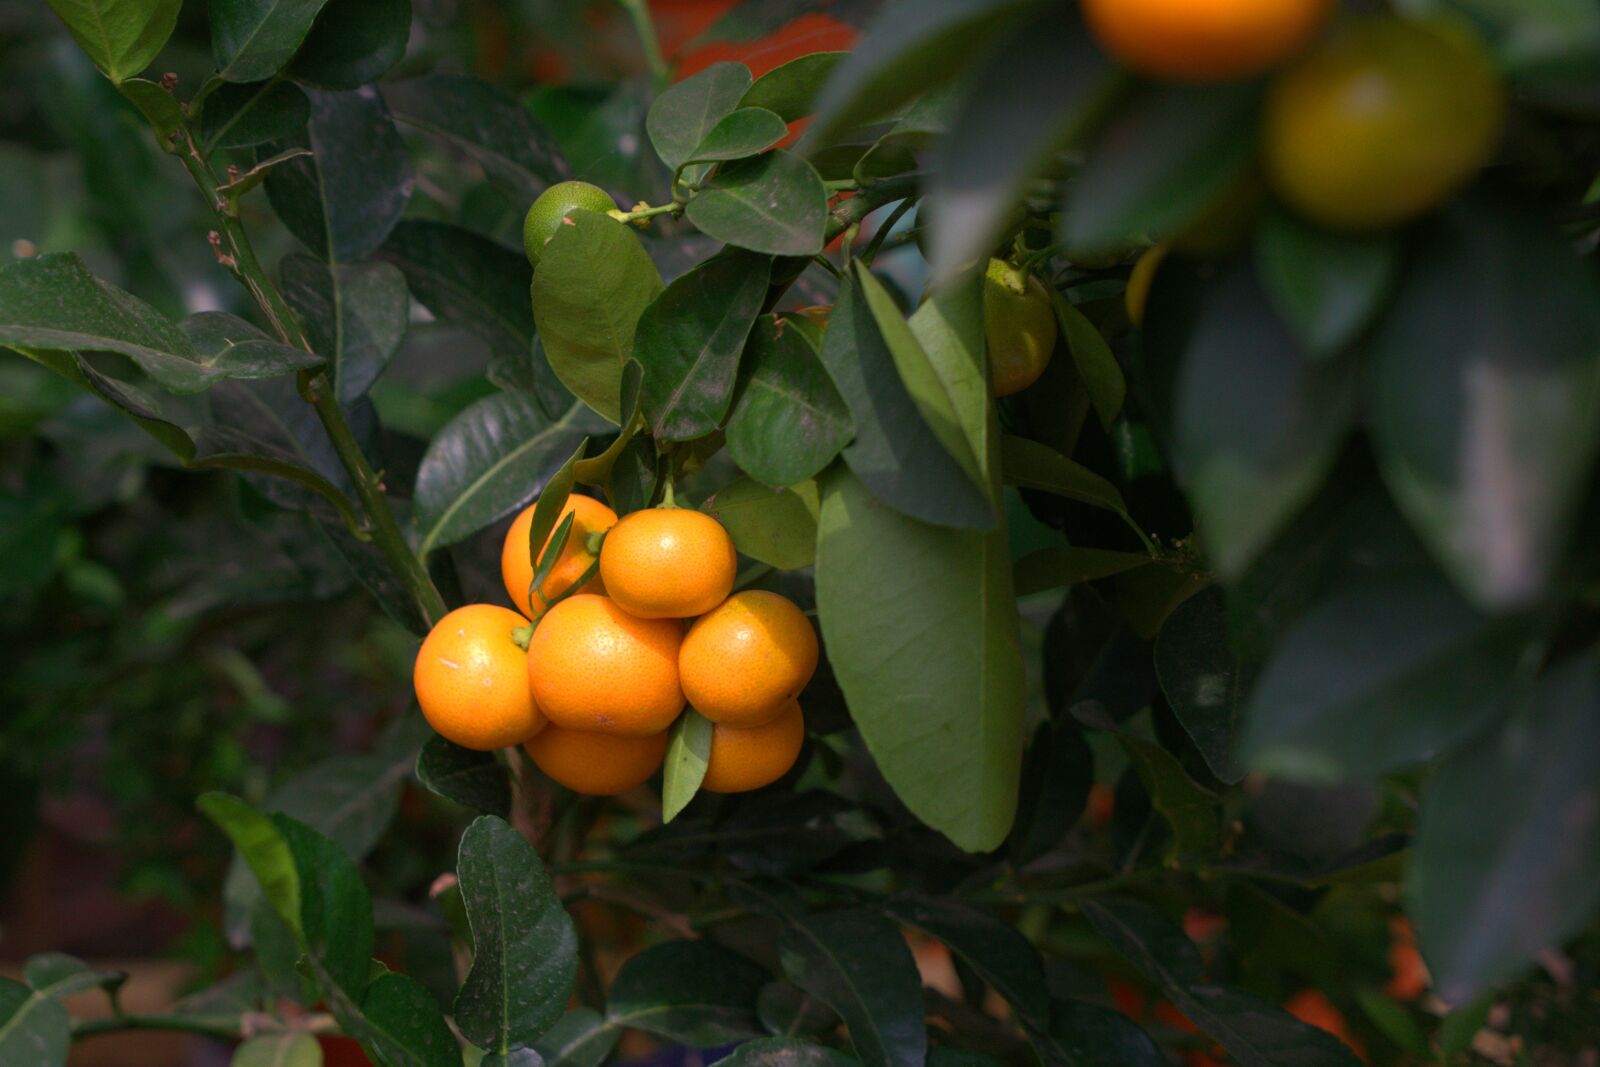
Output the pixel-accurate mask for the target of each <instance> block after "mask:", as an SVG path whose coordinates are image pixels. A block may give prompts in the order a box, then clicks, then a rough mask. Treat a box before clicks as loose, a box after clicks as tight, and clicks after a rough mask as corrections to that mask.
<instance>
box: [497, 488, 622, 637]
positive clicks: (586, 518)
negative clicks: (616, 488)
mask: <svg viewBox="0 0 1600 1067" xmlns="http://www.w3.org/2000/svg"><path fill="white" fill-rule="evenodd" d="M535 507H537V505H529V506H528V507H527V508H524V509H523V512H522V514H520V515H518V516H517V517H516V519H515V520H514V521H513V522H512V523H511V529H510V530H508V531H507V532H506V540H505V544H504V545H502V546H501V548H500V578H501V580H502V581H503V582H505V586H506V595H507V596H509V597H510V598H511V603H513V604H515V605H516V606H517V610H518V611H521V612H523V613H524V614H526V615H527V616H528V617H529V618H530V619H531V618H533V617H534V616H535V615H538V614H541V613H542V612H543V611H544V610H545V608H546V606H547V605H546V602H545V600H546V597H548V598H550V599H554V598H555V597H558V596H560V595H561V594H562V593H565V592H566V591H567V590H568V589H569V588H571V587H572V583H573V582H576V581H577V580H578V579H579V578H582V577H583V574H584V572H585V571H587V570H588V569H589V566H590V564H592V563H594V560H595V557H594V554H593V553H591V552H590V551H589V547H588V541H589V535H590V534H595V533H604V532H605V531H606V530H609V529H611V527H612V526H613V525H615V524H616V521H617V513H616V512H614V511H612V510H611V509H610V508H608V507H606V506H605V505H604V504H602V503H600V501H598V500H595V499H594V498H593V497H587V496H581V495H579V494H576V493H574V494H573V495H572V496H570V497H568V498H567V504H566V507H564V508H562V509H561V514H560V516H558V517H557V519H556V525H555V526H554V527H552V528H551V530H550V535H549V536H548V537H546V538H545V541H544V543H545V544H546V545H548V544H549V543H550V538H551V537H554V536H555V531H556V529H558V528H560V526H561V521H562V519H564V518H566V516H568V515H571V516H572V532H571V533H570V534H569V535H568V536H567V543H566V544H565V545H564V546H563V547H562V549H561V555H560V556H559V557H557V558H556V564H555V566H554V567H552V568H551V569H550V573H549V574H548V575H547V576H546V577H545V580H544V589H543V593H544V596H540V595H539V594H538V593H533V594H532V595H531V596H530V593H529V590H530V589H531V587H532V585H533V570H534V558H533V553H532V551H531V550H530V547H529V545H528V528H529V527H530V526H532V525H533V510H534V508H535ZM540 551H543V549H541V550H540ZM579 591H580V592H585V593H604V592H605V589H604V588H603V587H602V586H601V584H600V575H599V572H598V571H597V572H596V573H595V574H594V575H593V576H592V577H591V578H589V579H588V580H587V581H585V582H584V583H583V585H582V586H581V587H580V589H579Z"/></svg>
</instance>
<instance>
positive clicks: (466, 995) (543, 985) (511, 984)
mask: <svg viewBox="0 0 1600 1067" xmlns="http://www.w3.org/2000/svg"><path fill="white" fill-rule="evenodd" d="M457 870H458V873H459V876H460V879H461V897H462V900H463V902H464V903H465V904H466V907H467V918H468V920H469V921H470V922H471V924H472V944H473V950H474V953H473V959H472V970H471V971H469V972H468V973H467V978H466V981H465V982H463V983H462V985H461V992H460V993H458V994H457V995H456V1004H455V1020H456V1026H457V1027H458V1028H459V1029H460V1030H461V1032H462V1033H463V1034H464V1035H466V1037H467V1039H468V1040H469V1041H471V1042H472V1043H473V1044H475V1045H477V1046H479V1047H480V1048H484V1049H488V1050H490V1051H493V1052H500V1053H506V1052H510V1051H511V1050H512V1049H516V1048H523V1047H526V1046H528V1045H531V1044H532V1043H533V1042H534V1041H535V1040H537V1039H538V1038H539V1036H540V1035H541V1034H543V1033H544V1032H545V1031H546V1030H548V1029H550V1027H552V1026H554V1025H555V1023H556V1022H557V1020H559V1019H560V1018H561V1016H562V1014H563V1013H564V1012H565V1011H566V1007H567V997H568V996H569V995H571V993H572V984H573V982H574V981H575V980H576V979H577V974H578V939H577V934H576V933H575V932H574V930H573V926H572V920H571V919H570V918H568V917H567V913H566V910H565V909H563V908H562V906H561V900H560V898H559V897H557V896H556V891H555V887H554V886H553V885H552V884H551V881H550V876H549V874H547V873H546V872H545V869H544V864H542V863H541V862H540V861H539V854H538V853H537V852H535V851H534V850H533V846H532V845H530V844H528V842H527V840H526V839H525V838H524V837H523V836H522V835H521V834H519V833H518V832H517V831H516V830H514V829H512V828H511V826H510V824H509V823H507V822H505V821H504V820H503V819H499V818H496V817H495V816H492V815H485V816H483V817H481V818H479V819H477V820H475V821H474V822H473V824H472V825H471V826H469V827H467V832H466V833H465V834H463V835H462V837H461V855H460V860H459V862H458V865H457Z"/></svg>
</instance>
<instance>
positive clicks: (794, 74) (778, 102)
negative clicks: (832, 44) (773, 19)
mask: <svg viewBox="0 0 1600 1067" xmlns="http://www.w3.org/2000/svg"><path fill="white" fill-rule="evenodd" d="M847 55H849V53H848V52H813V53H811V54H810V55H807V56H799V57H797V58H795V59H791V60H789V62H787V63H784V64H783V65H782V66H778V67H774V68H773V69H771V70H769V71H767V72H766V73H765V74H763V75H761V77H759V78H757V79H756V80H755V84H753V85H751V86H750V88H748V89H746V90H745V93H744V96H742V97H740V98H739V106H740V107H761V108H766V109H767V110H768V111H772V112H775V113H776V114H777V116H778V117H779V118H780V119H782V120H783V121H784V122H786V123H788V122H794V121H795V120H796V119H802V118H805V117H806V116H807V115H809V114H811V106H812V104H813V102H814V101H815V100H816V98H817V93H819V92H821V90H822V87H823V85H824V84H826V82H827V80H828V76H829V75H831V74H832V73H833V70H834V68H835V67H837V66H838V65H839V61H840V60H841V59H844V58H845V56H847Z"/></svg>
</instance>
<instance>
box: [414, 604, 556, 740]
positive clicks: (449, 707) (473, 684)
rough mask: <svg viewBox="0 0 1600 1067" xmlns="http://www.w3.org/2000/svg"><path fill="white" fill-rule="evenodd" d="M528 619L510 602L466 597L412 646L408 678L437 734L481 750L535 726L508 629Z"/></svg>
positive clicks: (523, 735) (538, 722) (534, 709)
mask: <svg viewBox="0 0 1600 1067" xmlns="http://www.w3.org/2000/svg"><path fill="white" fill-rule="evenodd" d="M527 625H528V620H527V619H524V618H523V617H522V616H521V615H518V614H517V613H516V612H514V611H512V610H511V609H510V608H502V607H497V606H495V605H493V604H470V605H468V606H467V607H464V608H457V609H456V610H454V611H452V612H451V613H450V614H448V615H446V616H445V617H444V618H442V619H440V620H439V621H438V622H437V623H436V624H434V627H433V629H432V630H430V631H428V636H427V637H426V638H424V639H423V642H422V647H421V648H420V649H418V651H417V662H416V665H415V666H414V667H413V668H412V672H411V678H412V683H413V685H415V687H416V690H417V703H419V704H421V705H422V717H423V718H425V719H427V720H428V725H429V726H431V727H433V729H434V731H435V732H436V733H438V735H439V736H440V737H443V738H444V739H445V740H447V741H454V742H455V743H456V744H458V745H461V746H462V747H463V748H475V749H479V750H481V751H487V750H489V749H492V748H504V747H506V746H507V745H518V744H521V743H522V742H524V741H526V740H527V739H528V738H530V737H532V736H533V735H534V734H536V733H538V732H539V728H540V727H542V726H543V725H544V717H543V716H542V715H540V714H539V708H538V705H537V704H536V703H535V702H534V699H533V693H532V691H531V690H530V689H529V686H528V670H527V667H526V666H525V665H524V659H525V657H524V653H523V651H522V649H521V648H519V647H518V646H517V643H516V642H515V641H514V640H512V638H511V631H513V630H516V629H518V628H519V627H523V626H527Z"/></svg>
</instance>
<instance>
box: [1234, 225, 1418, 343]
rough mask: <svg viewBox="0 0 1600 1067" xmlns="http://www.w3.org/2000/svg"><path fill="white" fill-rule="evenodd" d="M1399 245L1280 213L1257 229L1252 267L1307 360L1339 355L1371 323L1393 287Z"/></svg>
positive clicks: (1382, 236)
mask: <svg viewBox="0 0 1600 1067" xmlns="http://www.w3.org/2000/svg"><path fill="white" fill-rule="evenodd" d="M1400 252H1401V247H1400V242H1399V240H1398V239H1397V238H1396V237H1395V235H1393V234H1388V233H1383V234H1362V235H1350V234H1336V233H1330V232H1328V231H1326V230H1319V229H1317V228H1316V227H1314V226H1312V225H1310V224H1309V223H1307V222H1305V221H1303V220H1301V219H1300V218H1298V217H1296V216H1294V215H1292V214H1290V213H1289V212H1287V211H1269V212H1267V213H1266V214H1265V215H1264V216H1263V217H1262V220H1261V222H1260V224H1259V225H1258V226H1257V227H1256V232H1255V247H1254V254H1255V265H1256V273H1257V275H1258V276H1259V277H1260V278H1261V287H1262V289H1263V290H1264V291H1265V292H1266V294H1267V299H1268V300H1270V301H1271V302H1272V307H1273V309H1274V310H1275V311H1277V313H1278V314H1279V316H1281V317H1282V318H1283V321H1284V322H1285V323H1287V324H1288V325H1289V328H1290V329H1291V330H1293V331H1294V334H1295V337H1296V339H1298V340H1299V342H1300V344H1301V345H1302V346H1303V347H1304V348H1305V350H1306V351H1307V352H1309V353H1310V354H1311V355H1312V356H1314V357H1317V358H1322V357H1325V356H1330V355H1332V354H1333V353H1335V352H1337V351H1339V349H1341V348H1343V347H1344V346H1345V345H1347V344H1349V343H1350V342H1351V341H1352V340H1354V339H1355V337H1356V336H1357V334H1359V333H1360V332H1361V330H1362V328H1363V327H1365V326H1366V325H1367V324H1368V323H1369V322H1371V321H1372V319H1373V316H1374V315H1376V314H1377V312H1378V310H1379V308H1380V307H1381V306H1382V304H1383V301H1384V299H1385V298H1386V297H1388V296H1389V294H1390V293H1391V292H1392V291H1393V289H1394V282H1395V278H1396V276H1397V275H1398V274H1399V272H1400Z"/></svg>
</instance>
